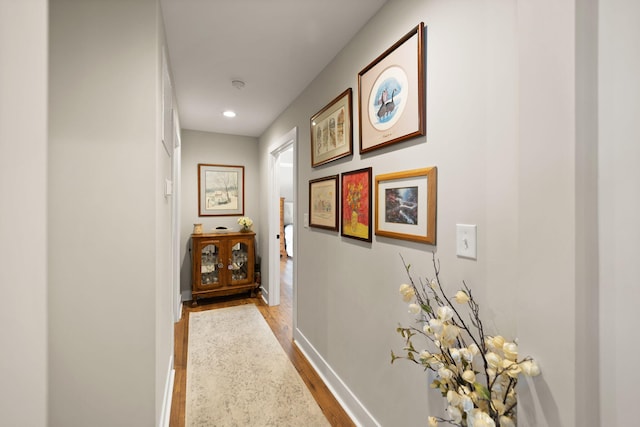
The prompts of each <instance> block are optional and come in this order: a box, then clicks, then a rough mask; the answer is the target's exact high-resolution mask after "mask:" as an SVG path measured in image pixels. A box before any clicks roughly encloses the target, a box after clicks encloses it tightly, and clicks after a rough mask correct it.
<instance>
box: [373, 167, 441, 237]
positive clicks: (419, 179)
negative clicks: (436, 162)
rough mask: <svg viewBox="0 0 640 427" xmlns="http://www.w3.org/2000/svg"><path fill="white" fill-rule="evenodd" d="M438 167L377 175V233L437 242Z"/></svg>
mask: <svg viewBox="0 0 640 427" xmlns="http://www.w3.org/2000/svg"><path fill="white" fill-rule="evenodd" d="M437 179H438V175H437V168H436V167H435V166H432V167H427V168H422V169H414V170H409V171H404V172H395V173H388V174H383V175H377V176H376V180H375V181H376V184H375V193H376V209H375V233H376V236H385V237H392V238H394V239H403V240H411V241H414V242H422V243H428V244H431V245H435V244H436V212H437V188H438V183H437Z"/></svg>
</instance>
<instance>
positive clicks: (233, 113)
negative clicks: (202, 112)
mask: <svg viewBox="0 0 640 427" xmlns="http://www.w3.org/2000/svg"><path fill="white" fill-rule="evenodd" d="M222 115H223V116H225V117H235V116H236V113H235V112H233V111H231V110H227V111H225V112H224V113H222Z"/></svg>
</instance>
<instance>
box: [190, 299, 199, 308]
mask: <svg viewBox="0 0 640 427" xmlns="http://www.w3.org/2000/svg"><path fill="white" fill-rule="evenodd" d="M197 306H198V298H196V297H193V301H191V307H197Z"/></svg>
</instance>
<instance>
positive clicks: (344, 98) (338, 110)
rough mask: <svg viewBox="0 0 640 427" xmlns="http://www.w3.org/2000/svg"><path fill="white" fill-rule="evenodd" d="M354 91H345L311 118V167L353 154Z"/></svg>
mask: <svg viewBox="0 0 640 427" xmlns="http://www.w3.org/2000/svg"><path fill="white" fill-rule="evenodd" d="M351 93H352V90H351V88H349V89H347V90H345V91H344V92H342V93H341V94H340V95H338V96H337V97H336V98H335V99H333V100H332V101H331V102H330V103H329V104H328V105H327V106H326V107H324V108H323V109H322V110H320V111H319V112H317V113H316V114H314V115H313V117H311V120H310V128H311V167H314V168H315V167H317V166H320V165H323V164H325V163H329V162H332V161H334V160H337V159H339V158H342V157H346V156H350V155H351V154H353V130H352V122H353V113H352V94H351Z"/></svg>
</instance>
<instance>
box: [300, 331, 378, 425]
mask: <svg viewBox="0 0 640 427" xmlns="http://www.w3.org/2000/svg"><path fill="white" fill-rule="evenodd" d="M293 336H294V343H295V344H296V346H297V347H298V348H299V349H300V351H301V352H302V354H304V356H305V357H306V358H307V360H308V361H309V363H310V364H311V366H312V367H313V369H315V371H316V372H317V373H318V375H319V376H320V378H322V381H324V383H325V384H326V386H327V388H329V390H331V393H333V395H334V396H335V398H336V400H337V401H338V403H340V405H341V406H342V407H343V408H344V410H345V411H346V412H347V414H348V415H349V416H350V417H351V419H352V420H353V422H354V423H355V424H356V425H357V426H358V427H369V426H371V427H380V424H379V423H378V421H376V419H375V418H373V415H371V413H370V412H369V411H368V410H367V408H365V407H364V405H363V404H362V403H361V402H360V401H359V400H358V398H357V397H356V396H355V395H354V394H353V392H352V391H351V390H350V389H349V387H347V385H346V384H345V383H344V382H343V381H342V379H340V377H339V376H338V374H336V372H335V371H334V370H333V369H332V368H331V366H330V365H329V364H328V363H327V362H326V361H325V360H324V358H323V357H322V356H321V355H320V353H318V351H317V350H316V349H315V348H314V347H313V345H311V343H310V342H309V340H307V338H306V337H305V336H304V334H303V333H302V332H300V330H299V329H297V328H296V329H295V330H294V332H293Z"/></svg>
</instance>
